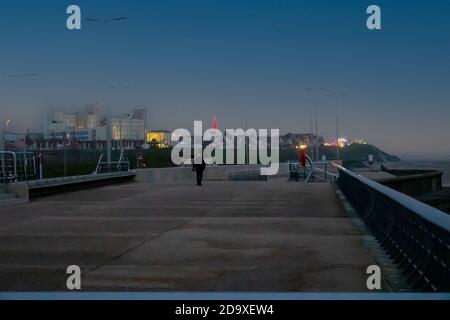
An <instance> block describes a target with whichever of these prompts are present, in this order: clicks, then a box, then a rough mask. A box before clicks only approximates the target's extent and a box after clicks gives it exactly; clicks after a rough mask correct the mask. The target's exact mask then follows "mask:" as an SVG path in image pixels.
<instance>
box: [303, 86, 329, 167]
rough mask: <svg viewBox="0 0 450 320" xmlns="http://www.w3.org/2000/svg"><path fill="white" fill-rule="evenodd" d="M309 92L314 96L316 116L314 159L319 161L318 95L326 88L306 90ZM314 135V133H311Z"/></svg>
mask: <svg viewBox="0 0 450 320" xmlns="http://www.w3.org/2000/svg"><path fill="white" fill-rule="evenodd" d="M306 90H307V91H310V92H312V93H313V95H314V115H315V127H316V128H315V129H316V130H315V131H316V133H315V138H314V147H315V155H314V154H313V159H315V160H316V161H318V160H319V115H318V108H319V107H318V104H319V95H318V93H319V92H321V91H324V90H325V88H306ZM311 133H312V132H311Z"/></svg>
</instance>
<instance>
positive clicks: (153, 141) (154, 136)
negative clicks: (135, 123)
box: [147, 130, 171, 148]
mask: <svg viewBox="0 0 450 320" xmlns="http://www.w3.org/2000/svg"><path fill="white" fill-rule="evenodd" d="M147 143H148V144H150V145H154V146H157V147H158V148H168V147H170V145H171V132H170V131H167V130H154V131H150V132H148V133H147Z"/></svg>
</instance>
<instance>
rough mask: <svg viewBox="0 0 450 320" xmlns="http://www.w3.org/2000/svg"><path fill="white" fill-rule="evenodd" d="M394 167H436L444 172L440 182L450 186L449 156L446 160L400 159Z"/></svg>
mask: <svg viewBox="0 0 450 320" xmlns="http://www.w3.org/2000/svg"><path fill="white" fill-rule="evenodd" d="M395 166H396V167H405V168H426V169H438V170H440V171H442V172H444V176H443V177H442V184H443V185H444V186H445V187H450V158H449V159H448V160H446V159H445V160H443V159H440V160H423V159H420V160H414V159H412V160H409V159H408V160H402V161H400V162H397V163H396V164H395Z"/></svg>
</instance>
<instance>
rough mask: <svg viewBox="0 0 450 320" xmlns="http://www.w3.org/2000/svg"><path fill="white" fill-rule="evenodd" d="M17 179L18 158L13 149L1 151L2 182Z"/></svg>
mask: <svg viewBox="0 0 450 320" xmlns="http://www.w3.org/2000/svg"><path fill="white" fill-rule="evenodd" d="M15 181H17V158H16V154H15V153H14V152H11V151H0V182H1V183H10V182H15Z"/></svg>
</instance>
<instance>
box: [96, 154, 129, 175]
mask: <svg viewBox="0 0 450 320" xmlns="http://www.w3.org/2000/svg"><path fill="white" fill-rule="evenodd" d="M104 157H105V154H102V155H101V156H100V159H99V160H98V163H97V167H96V168H95V172H94V174H105V173H118V172H128V171H130V166H131V163H130V161H128V159H127V156H126V154H125V153H123V152H122V154H121V155H120V158H119V161H112V162H108V161H104V160H103V159H104Z"/></svg>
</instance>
